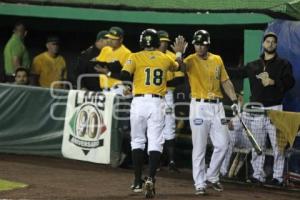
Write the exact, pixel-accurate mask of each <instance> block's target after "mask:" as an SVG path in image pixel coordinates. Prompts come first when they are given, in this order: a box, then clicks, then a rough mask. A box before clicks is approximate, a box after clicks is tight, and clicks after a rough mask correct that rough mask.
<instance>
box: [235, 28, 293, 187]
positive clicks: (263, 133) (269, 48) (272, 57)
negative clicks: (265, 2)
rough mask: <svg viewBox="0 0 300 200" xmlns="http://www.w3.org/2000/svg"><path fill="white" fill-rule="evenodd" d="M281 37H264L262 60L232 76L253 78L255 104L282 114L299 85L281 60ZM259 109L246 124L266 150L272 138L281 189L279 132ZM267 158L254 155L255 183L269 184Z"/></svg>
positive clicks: (249, 109) (275, 178)
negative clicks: (286, 100)
mask: <svg viewBox="0 0 300 200" xmlns="http://www.w3.org/2000/svg"><path fill="white" fill-rule="evenodd" d="M277 40H278V38H277V35H276V34H275V33H273V32H268V33H266V34H265V35H264V37H263V44H262V46H263V49H264V51H263V54H262V55H261V56H260V58H259V59H257V60H255V61H252V62H249V63H248V64H247V65H246V66H245V67H242V68H240V69H236V70H231V71H230V72H231V75H232V76H235V77H240V78H246V77H249V81H250V89H251V97H250V101H251V103H256V105H257V104H260V106H261V108H263V109H272V110H282V101H283V98H284V95H285V93H286V92H287V91H288V90H289V89H291V88H292V87H293V86H294V84H295V79H294V77H293V73H292V66H291V64H290V63H289V62H288V61H287V60H285V59H282V58H280V57H279V56H278V55H277V53H276V48H277ZM255 107H256V106H252V105H249V106H248V107H247V113H246V118H245V123H246V125H247V126H248V128H249V129H250V130H251V131H252V132H253V134H254V137H255V139H256V140H257V142H258V144H259V145H260V146H261V148H262V150H264V149H265V147H266V137H267V135H268V136H269V138H270V142H271V145H272V149H273V155H274V165H273V179H272V181H271V184H274V185H277V186H280V185H282V181H283V177H282V176H283V168H284V153H283V152H280V151H279V149H278V146H277V141H276V128H275V126H274V125H273V124H272V123H271V121H270V119H269V118H268V117H267V116H265V115H264V114H263V112H260V113H259V112H256V111H253V109H256V110H257V108H255ZM264 161H265V154H264V153H263V154H262V155H260V156H259V155H257V153H256V152H255V151H254V150H253V151H252V160H251V163H252V166H253V170H254V172H253V175H252V177H251V179H250V180H251V181H252V182H253V183H259V184H262V183H263V182H265V173H264V170H263V166H264Z"/></svg>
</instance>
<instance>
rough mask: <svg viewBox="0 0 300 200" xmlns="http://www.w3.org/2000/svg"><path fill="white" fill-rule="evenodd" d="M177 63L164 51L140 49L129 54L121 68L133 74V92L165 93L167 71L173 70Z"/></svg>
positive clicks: (161, 94)
mask: <svg viewBox="0 0 300 200" xmlns="http://www.w3.org/2000/svg"><path fill="white" fill-rule="evenodd" d="M177 68H178V63H177V62H175V60H173V59H171V58H170V57H169V56H167V55H165V54H164V53H162V52H160V51H158V50H154V51H145V50H144V51H140V52H137V53H133V54H131V55H130V56H129V58H128V60H127V62H126V64H125V65H124V67H123V70H125V71H128V72H129V73H130V74H134V77H133V94H134V95H136V94H156V95H160V96H164V95H165V94H166V91H167V88H166V82H167V78H166V76H167V75H166V74H167V71H168V70H170V71H175V70H177Z"/></svg>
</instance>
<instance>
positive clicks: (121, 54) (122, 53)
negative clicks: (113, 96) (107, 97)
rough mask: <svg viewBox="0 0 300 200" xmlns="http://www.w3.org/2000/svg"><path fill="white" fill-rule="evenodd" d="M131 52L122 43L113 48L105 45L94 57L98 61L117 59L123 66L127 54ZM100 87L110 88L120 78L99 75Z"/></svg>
mask: <svg viewBox="0 0 300 200" xmlns="http://www.w3.org/2000/svg"><path fill="white" fill-rule="evenodd" d="M130 54H131V51H130V50H129V49H127V48H126V47H125V46H124V45H121V46H120V47H119V48H118V49H116V50H113V49H112V48H111V47H109V46H106V47H104V48H103V49H102V50H101V53H100V54H99V56H98V57H97V58H96V60H97V61H99V62H107V63H111V62H115V61H119V62H120V64H121V65H122V66H123V65H124V63H125V62H126V60H127V58H128V56H129V55H130ZM99 78H100V87H101V88H111V87H113V86H114V85H116V84H119V83H121V81H120V80H118V79H115V78H111V77H108V76H106V75H103V74H101V75H100V77H99Z"/></svg>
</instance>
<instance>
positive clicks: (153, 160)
mask: <svg viewBox="0 0 300 200" xmlns="http://www.w3.org/2000/svg"><path fill="white" fill-rule="evenodd" d="M160 156H161V153H160V152H159V151H150V153H149V177H151V178H152V180H155V179H154V177H155V175H156V170H157V167H158V166H159V162H160Z"/></svg>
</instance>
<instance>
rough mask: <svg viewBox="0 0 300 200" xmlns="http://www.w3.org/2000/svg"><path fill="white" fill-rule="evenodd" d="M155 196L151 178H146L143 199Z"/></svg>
mask: <svg viewBox="0 0 300 200" xmlns="http://www.w3.org/2000/svg"><path fill="white" fill-rule="evenodd" d="M154 196H155V189H154V183H153V180H152V178H150V177H148V178H147V180H146V182H145V197H146V198H147V199H151V198H153V197H154Z"/></svg>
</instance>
